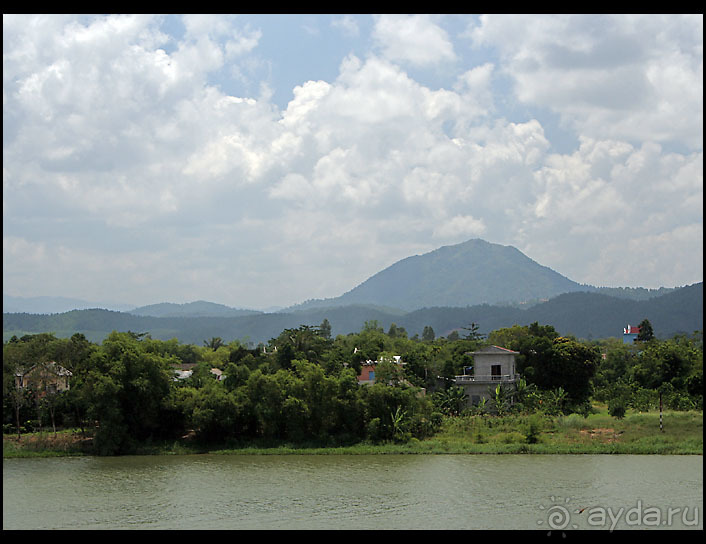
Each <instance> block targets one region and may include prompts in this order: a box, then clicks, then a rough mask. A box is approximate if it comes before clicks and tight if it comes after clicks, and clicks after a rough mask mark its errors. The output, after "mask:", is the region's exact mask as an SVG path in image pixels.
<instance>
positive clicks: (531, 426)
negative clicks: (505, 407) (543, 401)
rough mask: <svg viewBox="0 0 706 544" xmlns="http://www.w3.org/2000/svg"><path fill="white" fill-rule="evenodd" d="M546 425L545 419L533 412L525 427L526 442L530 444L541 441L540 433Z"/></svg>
mask: <svg viewBox="0 0 706 544" xmlns="http://www.w3.org/2000/svg"><path fill="white" fill-rule="evenodd" d="M543 427H544V421H543V420H542V417H541V416H540V415H539V414H532V415H531V416H530V417H529V418H528V419H527V426H526V427H525V442H527V443H528V444H536V443H537V442H539V433H540V432H541V431H542V428H543Z"/></svg>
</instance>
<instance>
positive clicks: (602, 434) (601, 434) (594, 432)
mask: <svg viewBox="0 0 706 544" xmlns="http://www.w3.org/2000/svg"><path fill="white" fill-rule="evenodd" d="M579 432H580V433H581V434H582V435H583V436H588V437H590V438H591V439H594V440H600V441H601V442H616V441H617V440H618V437H619V436H620V435H621V434H623V431H616V430H615V429H606V428H601V429H581V431H579Z"/></svg>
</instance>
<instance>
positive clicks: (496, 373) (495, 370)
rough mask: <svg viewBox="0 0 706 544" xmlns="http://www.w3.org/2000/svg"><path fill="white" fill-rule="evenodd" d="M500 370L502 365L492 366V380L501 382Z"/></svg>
mask: <svg viewBox="0 0 706 544" xmlns="http://www.w3.org/2000/svg"><path fill="white" fill-rule="evenodd" d="M500 368H501V365H491V366H490V379H491V380H494V381H497V380H500V377H501V376H500Z"/></svg>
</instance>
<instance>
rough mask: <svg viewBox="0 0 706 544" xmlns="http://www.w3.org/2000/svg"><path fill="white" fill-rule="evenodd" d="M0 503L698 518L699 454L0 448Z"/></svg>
mask: <svg viewBox="0 0 706 544" xmlns="http://www.w3.org/2000/svg"><path fill="white" fill-rule="evenodd" d="M2 508H3V529H295V530H296V529H432V530H433V529H535V530H542V531H561V532H563V531H566V530H572V529H594V530H595V529H603V530H608V531H610V530H613V529H650V528H659V529H703V519H702V516H703V457H702V456H662V455H644V456H633V455H283V456H279V455H253V456H249V455H248V456H241V455H184V456H136V457H75V458H54V459H51V458H50V459H4V460H3V503H2ZM582 509H583V511H582V512H581V513H579V511H580V510H582Z"/></svg>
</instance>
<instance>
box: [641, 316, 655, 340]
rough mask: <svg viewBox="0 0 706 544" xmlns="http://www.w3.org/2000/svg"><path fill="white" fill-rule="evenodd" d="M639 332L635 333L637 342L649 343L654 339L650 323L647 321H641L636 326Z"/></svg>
mask: <svg viewBox="0 0 706 544" xmlns="http://www.w3.org/2000/svg"><path fill="white" fill-rule="evenodd" d="M638 328H639V329H640V332H638V333H637V341H638V342H649V341H650V340H652V339H653V338H654V337H655V333H654V330H653V329H652V323H650V321H649V319H643V320H642V321H640V324H639V325H638Z"/></svg>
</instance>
